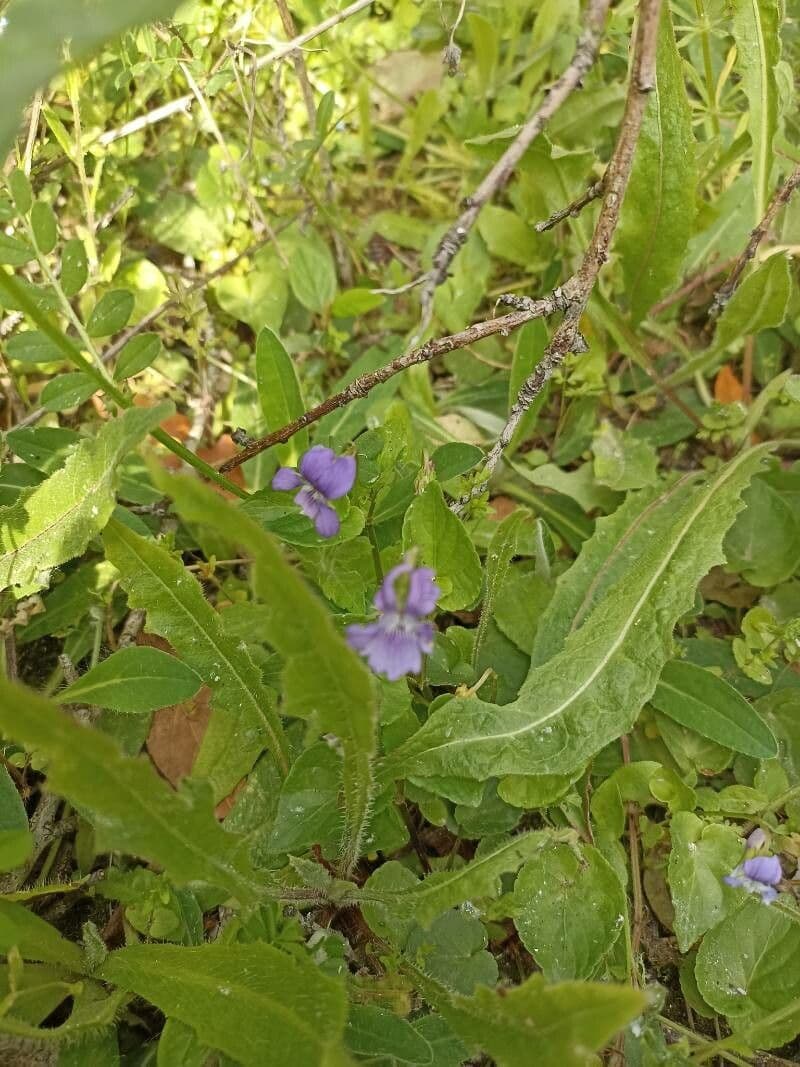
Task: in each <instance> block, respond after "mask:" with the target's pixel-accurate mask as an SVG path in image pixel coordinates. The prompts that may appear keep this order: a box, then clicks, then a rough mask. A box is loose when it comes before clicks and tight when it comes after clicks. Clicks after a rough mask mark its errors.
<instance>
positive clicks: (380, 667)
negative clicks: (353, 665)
mask: <svg viewBox="0 0 800 1067" xmlns="http://www.w3.org/2000/svg"><path fill="white" fill-rule="evenodd" d="M434 577H435V576H434V573H433V571H432V570H431V569H430V568H429V567H415V566H414V564H413V563H411V562H409V561H408V560H406V561H405V562H403V563H399V564H398V565H397V566H396V567H393V568H392V569H391V570H390V571H389V573H388V574H387V575H386V577H385V578H384V579H383V584H382V585H381V587H380V589H379V590H378V592H377V593H376V594H375V598H374V599H373V601H372V603H373V604H374V605H375V607H376V608H377V609H378V611H379V612H380V615H379V616H378V618H377V619H376V620H375V622H368V623H365V624H363V625H361V624H358V625H353V626H348V627H347V630H346V633H347V643H348V644H349V645H350V647H351V648H354V649H355V650H356V652H360V653H361V655H362V656H364V658H365V659H366V660H367V661H368V663H369V665H370V667H372V669H373V670H374V671H375V672H376V674H384V675H386V677H387V678H388V679H389V681H390V682H396V681H397V679H398V678H402V677H403V675H404V674H418V673H419V671H420V669H421V667H422V655H423V653H428V652H432V651H433V637H434V634H435V632H436V631H435V629H434V626H433V623H432V622H428V621H426V620H425V616H426V615H430V613H431V612H432V611H433V609H434V608H435V607H436V601H437V600H438V598H439V595H440V593H441V590H440V589H439V586H438V585H436V583H435V582H434V580H433V579H434ZM399 579H404V580H403V581H401V582H400V588H398V580H399Z"/></svg>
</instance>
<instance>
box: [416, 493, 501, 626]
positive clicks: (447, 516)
mask: <svg viewBox="0 0 800 1067" xmlns="http://www.w3.org/2000/svg"><path fill="white" fill-rule="evenodd" d="M403 548H404V550H405V551H407V552H408V551H410V550H411V549H414V548H417V549H419V559H418V562H419V564H420V565H424V566H426V567H432V568H433V570H434V571H435V572H436V582H437V584H438V585H439V587H440V588H441V590H442V596H441V597H440V599H439V607H440V608H442V609H443V610H445V611H455V610H458V609H459V608H466V607H470V606H471V605H472V604H474V603H475V601H476V600H477V599H478V597H479V595H480V591H481V581H482V573H481V564H480V560H479V559H478V553H477V552H476V551H475V549H474V547H473V545H472V542H471V541H470V539H469V535H468V534H467V531H466V530H465V529H464V525H463V523H462V522H461V521H460V520H459V519H457V518H456V516H455V515H454V514H453V512H452V511H451V510H450V509H449V508H448V506H447V504H446V503H445V499H444V494H443V493H442V490H441V488H440V487H439V486H438V485H437V484H436V482H430V483H429V484H428V485H427V486H426V487H425V489H424V490H423V491H422V493H420V495H419V496H417V497H415V498H414V500H413V501H412V503H411V507H410V508H409V509H408V511H407V512H406V517H405V520H404V521H403Z"/></svg>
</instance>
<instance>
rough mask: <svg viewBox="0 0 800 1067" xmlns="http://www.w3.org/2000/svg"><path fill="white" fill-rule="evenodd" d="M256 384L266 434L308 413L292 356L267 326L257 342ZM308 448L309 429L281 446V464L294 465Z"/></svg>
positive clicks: (279, 453)
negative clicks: (305, 412)
mask: <svg viewBox="0 0 800 1067" xmlns="http://www.w3.org/2000/svg"><path fill="white" fill-rule="evenodd" d="M256 381H257V383H258V399H259V402H260V404H261V411H262V413H263V415H264V420H265V423H266V431H267V433H269V432H270V431H271V430H277V429H280V427H281V426H285V425H286V424H287V423H289V422H292V421H293V420H294V419H296V418H299V416H300V415H302V414H303V412H304V411H305V409H306V405H305V402H304V401H303V394H302V392H301V391H300V382H299V381H298V378H297V371H296V370H295V366H294V363H293V361H292V357H291V356H290V355H289V353H288V352H287V351H286V349H285V348H284V347H283V345H282V343H281V340H280V338H279V337H278V336H277V335H276V334H274V333H273V332H272V330H270V328H269V327H268V326H265V327H264V329H263V330H262V331H261V332H260V333H259V335H258V340H257V342H256ZM307 448H308V430H301V431H300V432H299V433H297V434H295V436H294V437H293V438H292V440H291V443H290V444H286V445H282V446H281V447H280V448H278V449H276V451H277V454H278V456H279V457H280V459H281V462H288V463H290V464H292V465H293V464H294V463H295V462H296V461H297V457H298V456H299V455H301V454H302V453H303V452H305V450H306V449H307Z"/></svg>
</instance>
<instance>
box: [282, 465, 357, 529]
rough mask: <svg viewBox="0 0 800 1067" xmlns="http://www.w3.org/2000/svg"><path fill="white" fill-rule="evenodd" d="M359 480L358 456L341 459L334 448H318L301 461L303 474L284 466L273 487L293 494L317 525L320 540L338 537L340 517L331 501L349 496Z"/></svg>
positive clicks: (302, 509) (305, 512)
mask: <svg viewBox="0 0 800 1067" xmlns="http://www.w3.org/2000/svg"><path fill="white" fill-rule="evenodd" d="M355 480H356V460H355V456H337V455H336V453H335V452H334V451H333V449H332V448H326V447H325V445H314V447H313V448H309V450H308V451H307V452H305V453H304V454H303V455H302V457H301V458H300V470H299V472H298V471H296V470H295V469H294V467H280V468H279V469H278V470H277V471H276V472H275V477H274V478H273V479H272V488H273V489H278V490H284V491H286V492H291V490H293V489H299V490H300V492H299V493H297V495H296V496H295V498H294V501H295V503H296V504H297V505H298V506H299V508H300V510H301V511H302V512H303V514H304V515H307V516H308V517H309V519H311V521H312V522H313V523H314V526H315V528H316V531H317V533H318V534H319V535H320V537H335V536H336V534H337V533H338V532H339V526H340V522H339V516H338V515H337V514H336V512H335V511H334V509H333V508H332V507H331V505H330V501H331V500H338V499H339V498H340V497H343V496H346V495H347V494H348V493H349V492H350V490H351V489H352V488H353V483H354V482H355Z"/></svg>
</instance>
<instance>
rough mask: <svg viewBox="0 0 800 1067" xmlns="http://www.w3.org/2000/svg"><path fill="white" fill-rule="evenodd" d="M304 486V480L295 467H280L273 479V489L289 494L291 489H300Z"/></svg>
mask: <svg viewBox="0 0 800 1067" xmlns="http://www.w3.org/2000/svg"><path fill="white" fill-rule="evenodd" d="M302 484H303V479H302V478H301V477H300V475H299V474H298V473H297V471H296V470H295V469H294V467H279V468H278V470H276V471H275V476H274V477H273V479H272V488H273V489H279V490H282V491H285V492H288V491H289V490H290V489H298V488H299V487H300V486H301V485H302Z"/></svg>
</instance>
